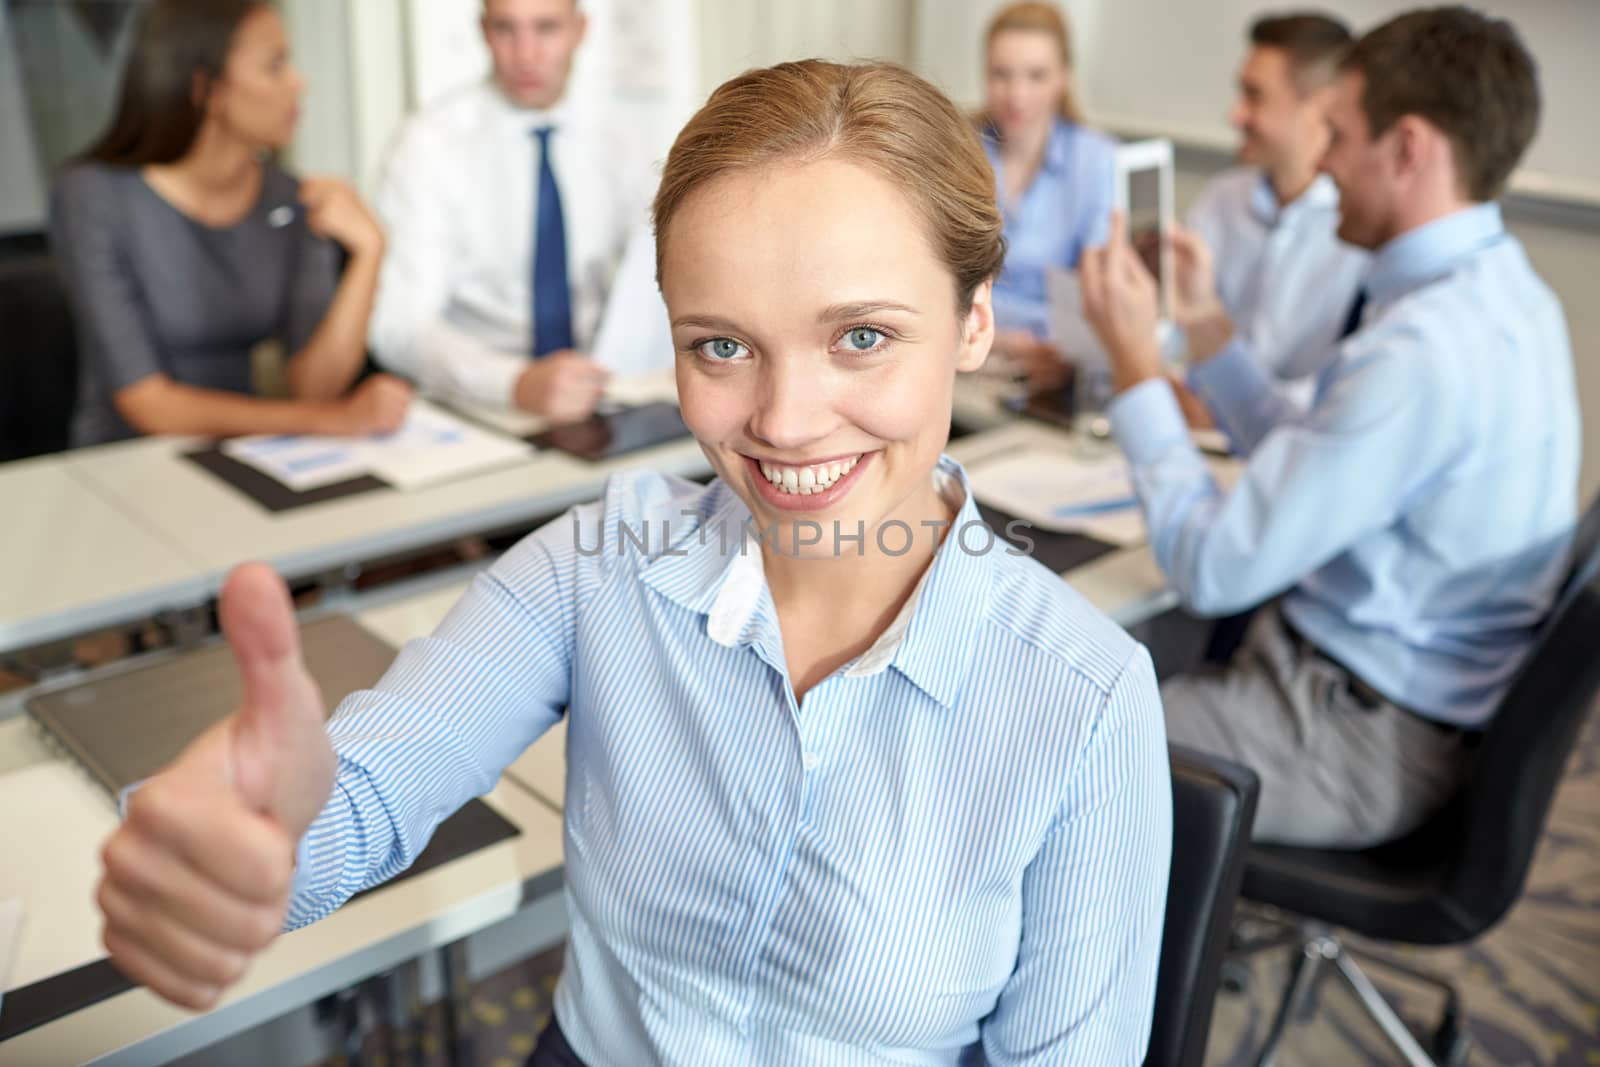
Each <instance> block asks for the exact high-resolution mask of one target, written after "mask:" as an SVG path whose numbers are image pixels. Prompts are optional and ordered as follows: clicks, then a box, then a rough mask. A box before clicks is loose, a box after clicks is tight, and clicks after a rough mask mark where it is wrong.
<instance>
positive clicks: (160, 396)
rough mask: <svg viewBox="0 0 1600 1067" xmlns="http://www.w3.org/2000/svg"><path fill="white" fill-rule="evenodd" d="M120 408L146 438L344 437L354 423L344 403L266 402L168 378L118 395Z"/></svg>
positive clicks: (158, 378) (151, 380)
mask: <svg viewBox="0 0 1600 1067" xmlns="http://www.w3.org/2000/svg"><path fill="white" fill-rule="evenodd" d="M116 405H117V410H118V412H120V413H121V415H122V417H123V418H124V419H126V420H127V422H128V425H130V426H132V427H133V428H134V429H135V430H138V431H139V432H140V433H143V434H156V433H165V434H197V435H203V436H206V437H234V436H238V435H240V434H253V433H314V434H339V433H345V432H348V430H347V428H346V423H347V422H349V421H350V419H349V417H348V413H347V411H346V407H347V405H345V404H343V403H341V402H339V401H332V400H329V401H322V400H266V399H260V398H257V397H252V396H244V395H242V394H239V393H232V392H228V391H226V390H222V389H202V388H198V387H196V386H192V385H183V384H181V383H179V382H175V381H172V380H171V379H170V378H167V377H165V376H164V375H153V376H151V377H149V378H145V379H142V380H141V381H138V382H135V383H134V384H133V385H130V386H127V387H126V388H124V389H120V390H118V391H117V394H116Z"/></svg>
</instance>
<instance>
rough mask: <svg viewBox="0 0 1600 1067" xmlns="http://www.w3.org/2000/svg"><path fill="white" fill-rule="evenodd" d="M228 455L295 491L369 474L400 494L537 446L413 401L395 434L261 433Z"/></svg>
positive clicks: (230, 445) (231, 443)
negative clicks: (365, 435)
mask: <svg viewBox="0 0 1600 1067" xmlns="http://www.w3.org/2000/svg"><path fill="white" fill-rule="evenodd" d="M222 450H223V452H225V453H227V454H228V455H229V456H232V457H233V458H234V459H236V460H238V461H240V462H241V463H246V464H249V465H250V466H252V467H254V468H256V469H257V470H259V471H261V472H262V473H263V474H266V475H268V476H269V477H272V478H274V479H276V480H277V481H279V482H281V483H283V484H284V485H286V486H288V487H289V488H290V489H293V490H295V491H296V492H305V491H306V490H309V489H317V488H320V487H321V486H324V485H332V484H333V483H334V482H342V481H345V480H346V479H349V478H356V477H360V476H361V475H364V474H372V475H376V476H377V477H379V478H382V479H383V480H384V481H385V482H388V483H389V484H390V485H392V486H394V487H395V488H396V489H416V488H419V487H421V486H425V485H432V484H434V483H436V482H442V481H448V480H449V479H452V478H458V477H461V476H463V475H467V474H474V473H476V472H478V471H481V470H487V469H489V468H491V467H498V466H503V465H505V464H507V463H514V462H516V461H517V460H519V459H522V458H524V457H526V456H528V455H529V454H531V453H532V452H533V446H532V445H529V444H528V443H527V442H525V441H517V440H512V439H510V438H507V437H502V436H500V435H499V434H495V433H491V432H490V431H488V430H484V429H480V428H479V427H476V426H474V425H472V424H471V423H469V422H467V421H466V420H464V419H461V418H458V417H456V416H455V415H451V414H449V413H448V412H445V411H442V410H441V409H439V408H438V407H435V406H434V405H433V404H430V403H429V402H428V401H426V400H423V399H421V398H420V397H414V398H413V399H412V401H411V407H410V409H409V410H408V411H407V413H406V421H405V422H404V424H402V425H401V427H400V429H398V430H396V431H395V432H394V433H392V434H386V435H383V436H374V437H318V436H313V435H309V434H271V435H269V434H259V435H255V436H250V437H236V438H233V439H231V440H228V441H224V442H223V444H222Z"/></svg>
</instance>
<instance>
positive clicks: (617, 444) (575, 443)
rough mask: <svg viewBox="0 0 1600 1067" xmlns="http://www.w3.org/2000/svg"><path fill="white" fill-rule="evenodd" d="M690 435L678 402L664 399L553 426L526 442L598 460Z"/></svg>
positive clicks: (580, 457)
mask: <svg viewBox="0 0 1600 1067" xmlns="http://www.w3.org/2000/svg"><path fill="white" fill-rule="evenodd" d="M688 436H689V427H687V426H685V425H684V424H683V416H682V415H680V414H679V413H678V405H676V404H669V403H666V402H665V401H663V402H661V403H656V404H641V405H640V406H638V407H632V408H623V409H622V410H621V411H615V412H610V413H607V414H599V415H591V416H590V417H589V418H587V419H584V420H583V421H582V422H569V423H564V424H563V425H560V426H552V427H550V428H549V429H548V430H545V431H543V432H541V433H536V434H534V435H532V436H531V437H529V438H528V441H530V442H532V443H533V444H535V445H537V446H539V447H540V448H554V449H558V450H559V451H562V452H566V453H567V454H568V455H573V456H577V457H578V458H579V459H587V460H592V461H598V460H602V459H611V458H612V457H614V456H621V455H625V454H627V453H629V452H637V451H639V450H640V449H642V448H653V447H654V446H656V445H662V444H666V443H667V442H668V441H676V440H679V439H680V438H684V437H688Z"/></svg>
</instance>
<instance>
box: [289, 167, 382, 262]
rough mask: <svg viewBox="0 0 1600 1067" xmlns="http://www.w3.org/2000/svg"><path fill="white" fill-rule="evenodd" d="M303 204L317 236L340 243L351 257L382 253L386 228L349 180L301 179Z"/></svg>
mask: <svg viewBox="0 0 1600 1067" xmlns="http://www.w3.org/2000/svg"><path fill="white" fill-rule="evenodd" d="M300 203H301V204H302V205H304V207H305V209H306V225H307V226H309V227H310V228H311V232H312V233H314V234H316V235H317V236H318V237H326V238H328V239H330V240H333V241H337V242H339V244H340V245H341V246H343V247H344V249H345V251H347V252H349V253H350V254H351V255H352V256H359V255H381V254H382V253H383V246H384V236H383V227H382V226H380V225H379V224H378V220H377V218H376V217H374V215H373V214H372V212H371V211H369V210H367V205H366V204H365V203H363V202H362V200H361V196H360V194H358V193H357V192H356V191H355V190H354V189H352V188H351V187H350V184H349V183H348V182H345V181H343V180H341V179H339V178H306V179H304V180H302V181H301V182H300Z"/></svg>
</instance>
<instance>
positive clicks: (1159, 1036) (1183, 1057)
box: [1144, 745, 1260, 1067]
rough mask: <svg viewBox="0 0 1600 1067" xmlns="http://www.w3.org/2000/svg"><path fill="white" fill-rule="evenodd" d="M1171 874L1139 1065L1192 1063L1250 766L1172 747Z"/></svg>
mask: <svg viewBox="0 0 1600 1067" xmlns="http://www.w3.org/2000/svg"><path fill="white" fill-rule="evenodd" d="M1167 751H1168V755H1169V757H1170V759H1171V761H1172V872H1171V876H1170V879H1169V881H1168V884H1167V918H1166V926H1165V928H1164V929H1163V931H1162V935H1161V968H1160V971H1159V972H1158V974H1157V976H1156V1005H1155V1017H1154V1022H1153V1024H1152V1026H1151V1030H1150V1045H1149V1048H1148V1049H1147V1050H1146V1052H1145V1058H1144V1062H1145V1067H1199V1065H1200V1063H1201V1062H1202V1061H1203V1060H1204V1058H1205V1054H1206V1037H1207V1036H1208V1035H1209V1034H1210V1032H1211V1008H1212V1002H1213V1001H1214V1000H1215V999H1216V995H1217V983H1218V981H1219V979H1220V976H1221V973H1222V960H1223V957H1224V956H1225V955H1226V954H1227V949H1228V932H1229V928H1230V922H1231V919H1232V916H1233V905H1234V901H1235V900H1236V899H1237V898H1238V895H1239V882H1240V879H1241V878H1242V877H1243V876H1244V860H1245V854H1246V852H1247V851H1248V846H1249V842H1250V827H1251V825H1252V824H1253V823H1254V822H1255V817H1256V794H1257V793H1258V792H1259V790H1260V783H1259V782H1258V781H1257V779H1256V776H1255V772H1253V771H1251V770H1248V769H1247V768H1245V767H1242V766H1240V765H1239V764H1237V763H1230V762H1228V761H1227V760H1224V759H1220V758H1218V757H1216V756H1210V755H1207V754H1205V753H1202V752H1195V751H1194V750H1192V749H1186V748H1180V747H1178V746H1176V745H1169V746H1168V747H1167Z"/></svg>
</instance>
